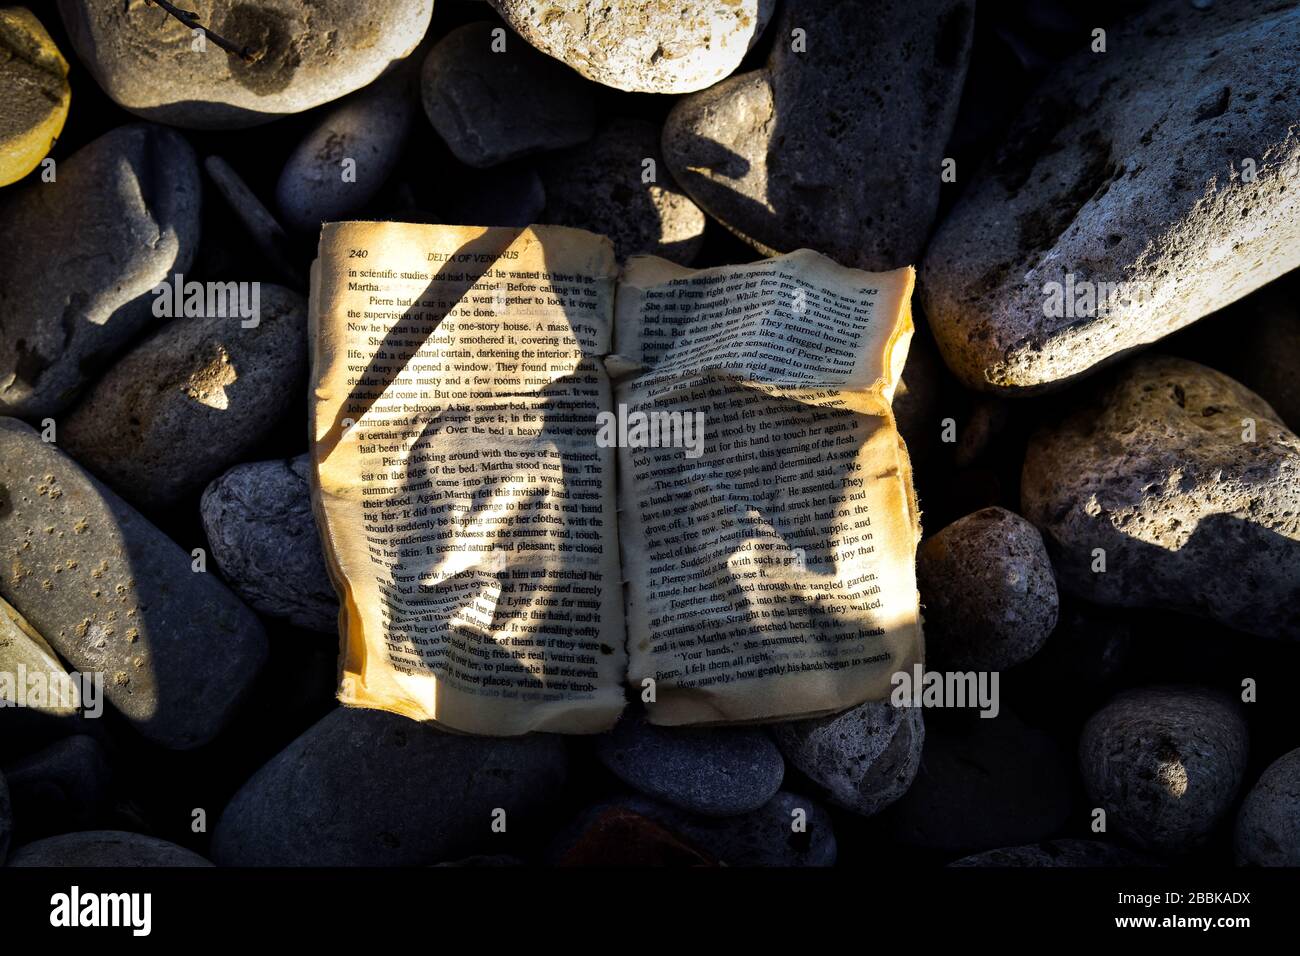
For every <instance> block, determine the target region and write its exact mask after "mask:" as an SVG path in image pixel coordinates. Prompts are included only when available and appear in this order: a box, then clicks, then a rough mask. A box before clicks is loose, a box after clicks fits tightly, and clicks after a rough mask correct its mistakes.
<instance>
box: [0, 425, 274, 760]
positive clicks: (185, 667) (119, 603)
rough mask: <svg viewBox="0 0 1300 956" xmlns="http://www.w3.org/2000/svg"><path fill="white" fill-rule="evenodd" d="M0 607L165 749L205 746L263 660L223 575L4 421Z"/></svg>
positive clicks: (260, 639)
mask: <svg viewBox="0 0 1300 956" xmlns="http://www.w3.org/2000/svg"><path fill="white" fill-rule="evenodd" d="M0 566H3V567H4V569H5V570H4V574H3V575H0V596H3V597H4V598H5V600H7V601H9V603H11V604H12V605H13V606H14V608H16V609H17V610H18V612H19V613H21V614H22V615H23V617H25V618H26V619H27V621H28V623H29V624H30V625H31V626H32V627H33V628H35V629H36V630H37V631H38V632H39V633H40V634H41V636H42V637H44V638H45V640H47V641H48V642H49V644H50V645H51V646H52V647H53V648H54V650H56V651H57V652H58V653H59V655H60V656H61V657H62V658H63V659H64V660H66V661H67V662H68V663H69V664H70V665H72V667H73V668H75V669H76V670H78V671H80V672H81V673H83V674H94V673H97V672H98V673H102V674H103V679H104V692H105V695H106V696H107V698H108V701H109V703H111V704H112V705H113V706H114V707H115V708H117V710H119V711H120V712H121V713H122V714H123V716H125V717H126V719H127V720H128V721H129V722H130V723H131V724H132V726H134V727H135V729H136V730H138V731H139V732H140V733H142V734H144V735H145V736H146V737H148V738H149V739H151V740H153V741H155V742H156V743H159V744H161V745H162V746H164V747H170V748H173V749H187V748H190V747H197V746H199V745H200V744H203V743H206V742H208V741H209V740H211V739H212V738H213V737H215V736H216V735H217V733H218V732H219V731H220V730H221V728H222V727H223V726H225V724H226V722H227V721H228V720H229V719H230V717H231V715H232V714H233V712H234V711H235V709H236V708H237V707H238V705H239V704H240V702H241V700H242V699H243V698H244V696H245V694H246V693H247V691H248V689H249V688H250V686H251V685H252V683H253V681H254V679H255V678H256V677H257V673H258V670H259V669H260V668H261V666H262V663H263V662H264V660H265V659H266V653H267V651H266V634H265V632H264V631H263V630H262V625H261V623H260V622H259V621H258V619H257V616H256V615H255V614H253V612H252V611H250V610H249V609H248V608H247V607H245V606H244V605H243V604H242V603H240V601H239V600H238V599H237V598H236V597H235V596H234V595H233V594H231V593H230V591H229V590H227V589H226V586H225V585H224V584H222V583H221V582H220V581H219V580H218V579H217V577H216V575H215V574H210V573H196V572H195V571H193V570H192V569H191V568H192V564H191V558H190V555H188V554H187V553H185V552H184V551H182V550H181V549H180V548H179V547H177V545H176V544H175V543H173V542H172V541H171V539H169V538H168V537H167V536H166V535H164V534H163V533H162V532H161V531H159V530H158V529H157V528H155V527H154V526H153V525H152V524H150V523H149V522H148V521H146V520H145V519H144V518H143V517H142V516H141V515H140V514H139V513H138V512H137V511H136V510H135V509H134V508H132V507H131V506H130V505H128V504H127V503H126V502H124V501H123V500H122V499H121V498H119V497H118V496H117V495H115V494H114V493H113V492H112V491H110V490H109V489H108V488H106V487H105V486H104V485H103V484H101V483H100V482H99V481H98V480H97V479H95V478H92V477H91V476H90V475H89V474H87V473H86V472H85V471H83V470H82V469H81V468H80V467H79V466H78V465H77V463H76V462H74V461H73V460H72V459H71V458H69V457H68V456H67V455H65V454H63V452H61V451H59V450H58V449H57V448H56V447H55V446H54V445H52V444H47V443H45V442H43V441H42V440H41V438H40V436H39V435H38V434H37V433H36V432H35V431H34V430H33V429H32V428H31V427H30V426H28V425H25V424H23V423H22V422H20V421H18V420H16V419H12V418H0Z"/></svg>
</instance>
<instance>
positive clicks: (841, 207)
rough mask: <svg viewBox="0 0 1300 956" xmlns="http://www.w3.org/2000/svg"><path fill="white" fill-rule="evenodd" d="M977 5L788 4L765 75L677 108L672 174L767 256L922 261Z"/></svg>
mask: <svg viewBox="0 0 1300 956" xmlns="http://www.w3.org/2000/svg"><path fill="white" fill-rule="evenodd" d="M974 7H975V4H974V3H973V2H972V0H924V2H920V3H907V4H894V3H842V2H840V0H803V2H797V3H787V4H784V5H783V8H782V11H781V14H780V16H779V17H778V18H777V22H776V24H775V42H774V44H773V46H772V54H771V56H770V58H769V59H768V62H767V66H766V67H765V68H763V69H761V70H757V71H754V72H752V73H744V74H741V75H739V76H733V77H731V78H730V79H727V80H724V81H723V82H721V83H718V84H717V85H716V86H713V87H710V88H709V89H707V90H704V91H703V92H701V93H696V94H694V95H693V96H689V97H686V98H684V99H682V100H681V101H679V102H678V103H677V105H676V106H674V107H673V111H672V112H671V113H670V114H669V115H668V120H667V122H666V124H665V125H664V133H663V150H664V156H665V157H667V160H668V165H669V167H670V168H671V169H672V172H673V176H675V177H676V179H677V182H678V183H680V184H681V186H682V188H683V189H685V190H686V192H687V193H688V194H689V195H690V196H691V198H692V199H694V200H695V201H696V202H697V203H699V204H700V206H701V207H702V208H703V209H704V210H705V211H706V212H708V213H709V214H710V215H712V216H713V217H715V218H716V219H718V221H720V222H721V223H723V224H724V225H725V226H727V227H728V228H729V229H731V230H732V231H733V232H735V233H736V234H737V235H739V236H741V237H742V238H743V239H745V240H747V241H748V242H750V243H751V244H752V245H754V246H755V247H756V248H757V249H759V250H760V251H761V252H763V253H765V254H772V253H784V252H792V251H793V250H795V249H800V248H805V247H808V248H813V249H816V250H818V251H819V252H823V253H825V254H826V255H828V256H830V257H831V258H832V259H834V260H835V261H837V262H840V263H843V264H844V265H849V266H855V267H858V268H864V269H877V270H879V269H892V268H896V267H898V266H905V265H908V264H910V263H913V262H915V261H916V260H917V258H918V257H919V256H920V255H921V251H922V250H923V249H924V248H925V241H926V237H927V236H928V234H929V231H930V226H931V223H932V222H933V220H934V216H935V212H936V210H937V209H938V205H939V187H940V174H941V173H942V166H941V164H942V160H943V155H944V153H943V151H944V147H945V144H946V143H947V140H948V134H949V132H950V131H951V129H952V125H953V122H954V120H955V119H956V116H957V104H958V101H959V99H960V98H961V90H962V82H963V80H964V78H965V76H966V66H967V62H968V60H969V54H970V47H971V37H972V33H973V24H974ZM794 30H801V31H804V37H803V38H802V39H803V40H804V41H805V43H806V50H804V51H803V52H799V51H796V49H795V48H794V47H795V44H796V42H797V41H798V40H799V37H797V36H796V35H794V33H793V31H794Z"/></svg>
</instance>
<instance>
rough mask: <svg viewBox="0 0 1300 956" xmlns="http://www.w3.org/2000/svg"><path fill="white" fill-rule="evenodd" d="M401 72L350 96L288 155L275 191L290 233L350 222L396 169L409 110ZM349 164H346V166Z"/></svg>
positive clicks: (404, 139)
mask: <svg viewBox="0 0 1300 956" xmlns="http://www.w3.org/2000/svg"><path fill="white" fill-rule="evenodd" d="M408 86H409V82H408V80H407V78H406V75H405V72H399V73H398V74H396V75H394V76H393V77H390V78H386V79H383V80H380V81H379V82H377V83H375V84H373V85H372V86H369V87H367V88H366V89H364V90H362V91H360V92H359V93H354V94H352V95H351V96H349V97H348V98H347V99H345V100H344V101H343V102H342V103H340V104H339V105H338V106H335V107H332V108H331V109H330V110H329V111H328V112H327V113H326V114H325V116H324V117H323V118H322V119H321V121H320V122H319V123H317V124H316V125H315V126H314V127H313V128H312V129H311V131H310V132H309V133H308V134H307V135H306V136H305V137H304V138H303V140H302V142H301V143H299V144H298V148H297V149H295V150H294V151H293V153H292V154H291V155H290V156H289V159H288V161H287V162H286V163H285V164H284V169H283V170H282V171H281V173H280V180H279V182H278V183H277V184H276V187H275V201H276V205H277V206H278V207H279V209H280V215H281V216H282V217H283V220H284V222H285V223H287V224H288V225H289V228H291V229H298V230H301V231H303V232H308V231H311V232H314V231H316V230H319V228H320V224H321V223H322V222H331V221H335V220H339V219H348V218H352V216H351V213H353V212H355V211H356V210H358V209H360V208H361V207H362V206H364V205H365V204H366V203H368V202H370V200H371V199H373V198H374V195H375V193H377V192H379V189H380V187H382V186H383V185H384V183H385V182H386V181H387V180H388V177H389V176H390V175H392V172H393V170H394V169H396V168H397V163H398V160H400V159H401V156H402V147H403V146H404V145H405V143H406V136H407V132H408V130H409V129H410V127H411V117H412V115H413V114H414V107H413V105H412V102H411V93H410V90H409V89H408ZM349 161H351V162H349Z"/></svg>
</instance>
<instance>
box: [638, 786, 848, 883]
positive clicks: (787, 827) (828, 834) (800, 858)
mask: <svg viewBox="0 0 1300 956" xmlns="http://www.w3.org/2000/svg"><path fill="white" fill-rule="evenodd" d="M616 803H617V805H618V806H621V807H623V808H625V809H628V810H631V811H632V812H633V813H637V814H640V815H641V816H643V817H647V818H648V819H650V820H653V821H655V822H656V823H658V824H660V825H661V826H663V827H666V828H667V829H669V830H671V831H672V832H673V833H674V834H676V835H677V836H678V837H679V838H680V839H681V840H682V841H683V842H685V843H686V844H688V845H689V846H692V847H694V848H695V849H696V850H698V851H699V852H701V853H703V854H704V855H705V856H706V857H707V858H709V859H711V860H714V861H717V862H718V863H721V864H723V865H724V866H779V867H789V866H798V867H820V866H834V865H835V856H836V852H837V845H836V842H835V830H834V828H833V826H832V824H831V817H830V814H829V813H827V812H826V809H825V808H824V807H822V805H821V804H820V803H818V802H817V801H816V800H813V799H811V798H809V797H804V796H801V795H798V794H794V793H791V792H789V791H788V790H781V791H778V792H777V794H776V795H775V796H774V797H772V799H771V800H769V801H768V802H767V803H765V804H763V806H762V807H760V808H759V809H757V810H755V811H753V812H752V813H746V814H742V815H741V816H737V817H706V816H701V815H699V814H694V813H688V812H686V811H684V810H679V809H678V808H676V807H673V806H670V805H669V804H666V803H661V802H659V801H657V800H651V799H649V798H648V797H640V796H633V797H625V798H620V799H618V800H617V801H616Z"/></svg>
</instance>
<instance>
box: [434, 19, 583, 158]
mask: <svg viewBox="0 0 1300 956" xmlns="http://www.w3.org/2000/svg"><path fill="white" fill-rule="evenodd" d="M494 29H500V27H499V26H497V25H496V24H493V23H488V22H486V21H484V22H480V23H469V24H466V25H465V26H463V27H458V28H457V29H455V30H452V31H451V32H450V33H448V34H447V35H446V36H445V37H443V38H442V39H441V40H439V41H438V43H437V45H435V46H434V47H433V49H432V50H430V51H429V54H428V56H426V57H425V60H424V67H423V70H422V71H421V73H420V89H421V97H422V99H423V101H424V112H425V114H426V115H427V116H428V117H429V122H430V123H432V124H433V128H434V129H435V130H437V131H438V135H439V136H441V137H442V138H443V141H444V142H446V144H447V146H448V148H450V149H451V151H452V153H453V154H454V155H455V157H456V158H457V159H459V160H460V161H461V162H462V163H465V164H466V165H467V166H475V167H479V168H482V167H486V166H495V165H496V164H497V163H504V162H506V161H507V160H511V159H518V158H519V157H521V156H527V155H530V154H532V153H537V152H541V151H543V150H548V149H559V148H561V147H564V146H572V145H574V144H575V143H581V142H583V141H585V140H588V139H590V138H591V134H592V132H593V131H594V130H595V124H596V110H595V104H594V101H593V99H592V91H591V87H590V86H588V84H587V83H585V82H584V81H583V80H582V78H581V77H579V76H578V75H577V74H576V73H574V72H573V71H572V70H569V69H567V68H566V67H565V66H563V65H562V64H560V63H557V62H556V61H555V60H553V59H551V58H550V57H547V56H543V55H542V54H541V53H538V52H537V51H536V50H534V49H533V48H532V47H530V46H529V45H528V44H526V43H522V42H520V40H519V39H518V38H517V37H510V38H509V39H508V40H507V41H506V46H505V49H504V50H503V51H499V52H494V51H493V49H492V43H493V37H492V31H493V30H494Z"/></svg>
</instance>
